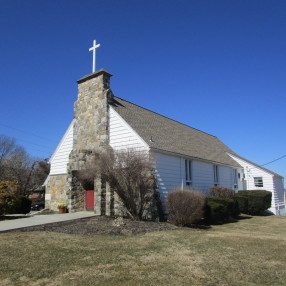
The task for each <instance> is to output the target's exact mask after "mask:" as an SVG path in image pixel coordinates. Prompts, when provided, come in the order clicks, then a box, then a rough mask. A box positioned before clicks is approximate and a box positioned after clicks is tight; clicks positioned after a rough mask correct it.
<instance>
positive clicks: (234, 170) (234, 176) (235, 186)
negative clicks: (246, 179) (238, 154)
mask: <svg viewBox="0 0 286 286" xmlns="http://www.w3.org/2000/svg"><path fill="white" fill-rule="evenodd" d="M238 175H239V174H238V173H237V170H236V169H233V188H234V189H237V186H238V185H237V184H238V177H239V176H238Z"/></svg>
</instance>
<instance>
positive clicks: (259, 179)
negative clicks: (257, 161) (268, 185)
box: [254, 177, 263, 187]
mask: <svg viewBox="0 0 286 286" xmlns="http://www.w3.org/2000/svg"><path fill="white" fill-rule="evenodd" d="M254 185H255V187H263V178H262V177H254Z"/></svg>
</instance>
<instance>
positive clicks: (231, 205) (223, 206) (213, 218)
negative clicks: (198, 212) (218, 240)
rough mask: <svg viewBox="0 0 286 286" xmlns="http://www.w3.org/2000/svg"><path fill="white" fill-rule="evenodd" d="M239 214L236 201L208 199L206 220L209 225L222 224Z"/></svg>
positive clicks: (216, 198)
mask: <svg viewBox="0 0 286 286" xmlns="http://www.w3.org/2000/svg"><path fill="white" fill-rule="evenodd" d="M238 214H239V209H238V204H237V202H236V201H234V200H232V199H227V198H218V197H207V203H206V210H205V219H206V222H207V223H222V222H225V221H227V220H228V219H229V218H230V217H235V216H237V215H238Z"/></svg>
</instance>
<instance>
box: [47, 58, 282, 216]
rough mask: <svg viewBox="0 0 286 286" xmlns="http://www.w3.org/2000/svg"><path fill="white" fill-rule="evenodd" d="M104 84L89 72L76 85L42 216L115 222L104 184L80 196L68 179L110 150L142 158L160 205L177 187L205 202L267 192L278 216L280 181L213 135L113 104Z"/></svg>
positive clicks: (114, 200)
mask: <svg viewBox="0 0 286 286" xmlns="http://www.w3.org/2000/svg"><path fill="white" fill-rule="evenodd" d="M94 62H95V60H94ZM110 77H111V74H110V73H108V72H107V71H105V70H103V69H101V70H99V71H95V67H94V69H93V73H91V74H89V75H87V76H85V77H83V78H81V79H80V80H78V99H77V101H76V102H75V104H74V119H73V120H72V122H71V123H70V126H69V127H68V129H67V130H66V132H65V134H64V136H63V137H62V139H61V141H60V143H59V144H58V146H57V148H56V150H55V151H54V153H53V155H52V157H51V158H50V164H51V170H50V174H49V176H48V178H47V180H46V182H45V186H46V195H45V196H46V197H45V202H46V208H50V209H52V210H56V209H57V204H58V203H59V202H66V203H67V205H68V209H69V211H71V212H74V211H79V210H90V211H94V212H95V213H96V214H98V215H101V214H105V215H111V214H115V215H119V214H120V208H119V205H120V199H119V198H118V196H117V195H116V194H114V193H112V190H110V189H109V188H108V185H107V184H106V185H103V184H100V183H99V184H95V186H94V190H89V189H86V190H85V189H84V188H83V187H82V186H81V185H80V183H79V182H78V181H77V180H76V176H75V173H76V171H79V170H81V169H82V168H83V166H84V162H85V160H86V157H87V156H88V155H89V154H90V152H92V150H97V151H100V150H103V149H104V148H105V147H106V146H110V147H112V148H113V149H114V150H122V149H128V148H132V149H137V150H142V151H146V152H149V154H150V156H151V157H152V158H153V160H154V169H155V174H156V179H157V185H158V190H159V192H160V199H161V201H162V203H163V205H164V204H165V201H166V197H167V195H168V193H169V192H171V191H172V190H174V189H176V188H178V187H179V188H192V189H195V190H199V191H201V192H203V193H205V194H208V191H209V188H210V187H212V186H214V185H218V186H223V187H227V188H231V189H233V190H235V191H238V190H267V191H270V192H272V205H271V208H270V209H269V210H270V211H271V212H272V213H274V214H276V215H285V201H284V184H283V177H282V176H280V175H279V174H276V173H274V172H272V171H270V170H268V169H266V168H264V167H261V166H259V165H257V164H255V163H253V162H251V161H249V160H247V159H245V158H243V157H241V156H239V155H238V154H236V153H235V152H234V151H232V150H231V149H230V148H229V147H228V146H226V145H225V144H224V143H223V142H221V141H220V140H219V139H218V138H217V137H215V136H213V135H210V134H208V133H205V132H202V131H200V130H197V129H195V128H192V127H190V126H187V125H185V124H182V123H180V122H178V121H175V120H173V119H170V118H168V117H165V116H163V115H160V114H158V113H156V112H153V111H150V110H148V109H145V108H144V107H141V106H138V105H136V104H133V103H131V102H128V101H126V100H124V99H121V98H119V97H116V96H114V95H113V93H112V91H111V89H110ZM112 208H113V209H112Z"/></svg>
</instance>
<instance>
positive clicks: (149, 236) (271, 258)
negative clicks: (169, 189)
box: [0, 216, 286, 286]
mask: <svg viewBox="0 0 286 286" xmlns="http://www.w3.org/2000/svg"><path fill="white" fill-rule="evenodd" d="M285 249H286V218H285V217H275V216H269V217H253V218H251V219H243V220H240V221H239V222H237V223H229V224H225V225H220V226H213V227H212V228H211V229H210V230H195V229H186V230H173V231H161V232H151V233H146V234H143V235H125V236H124V235H121V236H111V235H105V236H103V235H87V236H84V235H72V234H64V233H56V232H26V233H24V232H23V233H21V232H17V233H4V234H1V235H0V285H37V286H38V285H53V286H54V285H136V286H137V285H232V286H235V285H244V286H245V285H272V286H273V285H279V286H280V285H286V251H285Z"/></svg>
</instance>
